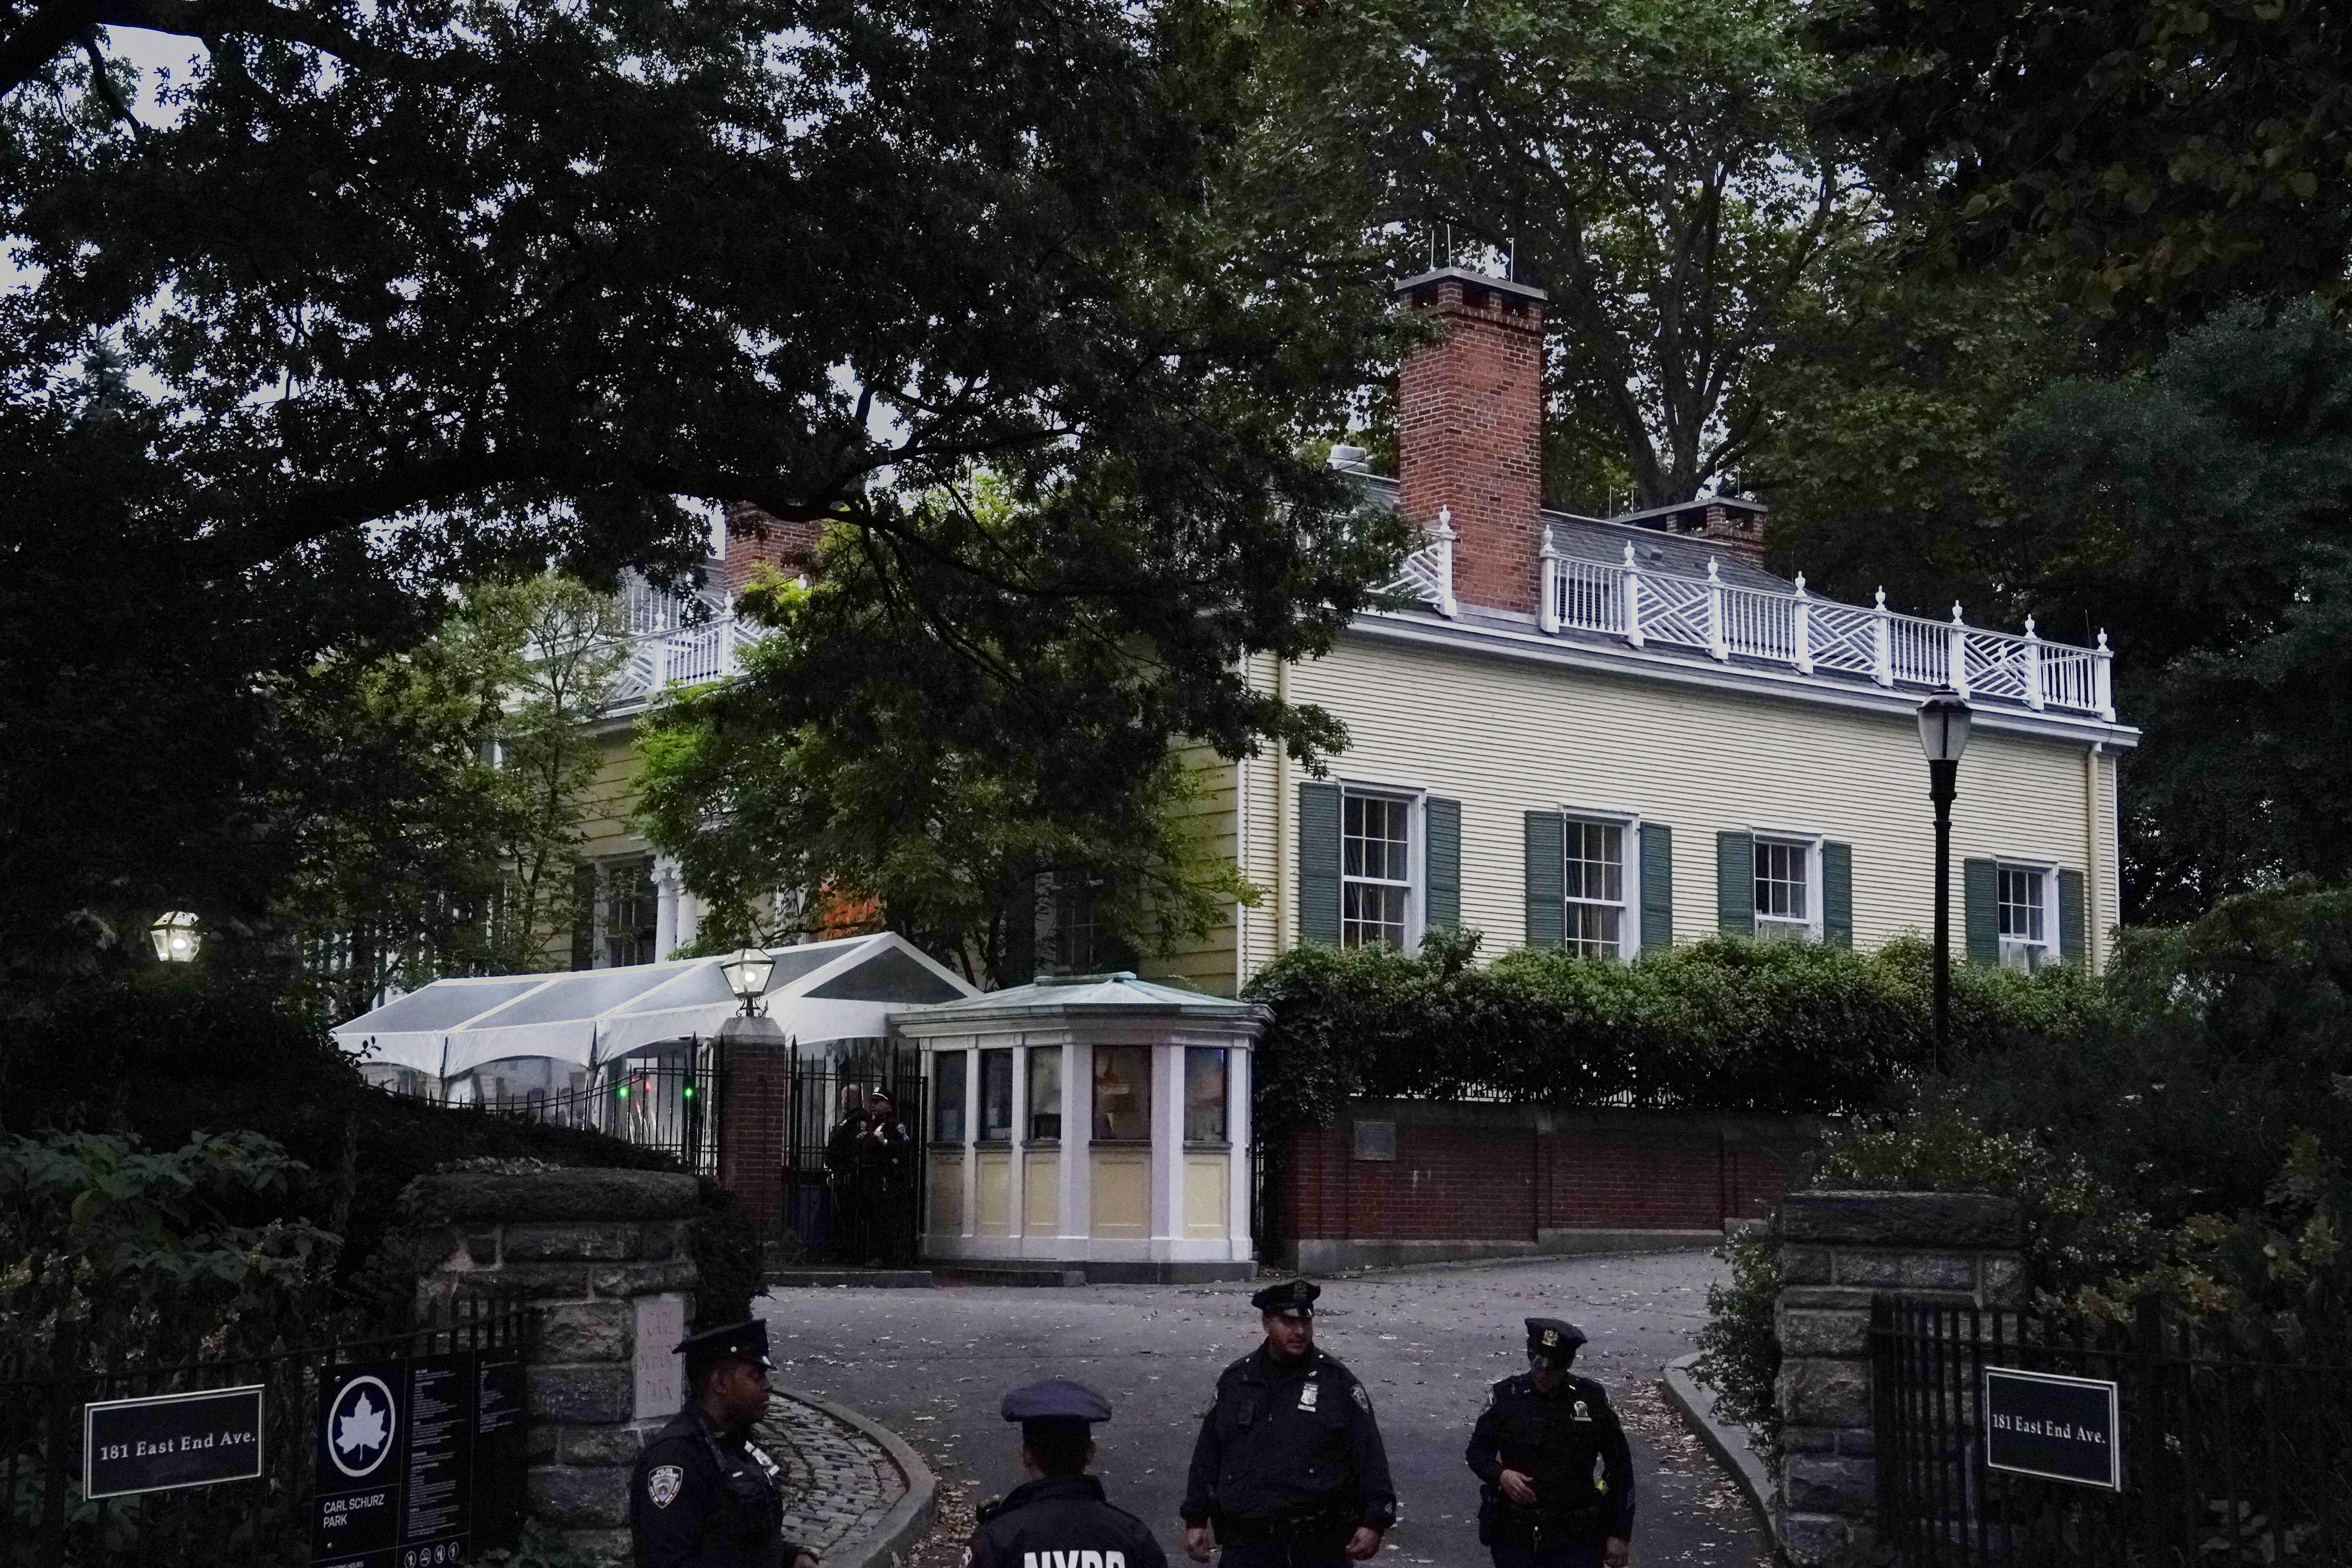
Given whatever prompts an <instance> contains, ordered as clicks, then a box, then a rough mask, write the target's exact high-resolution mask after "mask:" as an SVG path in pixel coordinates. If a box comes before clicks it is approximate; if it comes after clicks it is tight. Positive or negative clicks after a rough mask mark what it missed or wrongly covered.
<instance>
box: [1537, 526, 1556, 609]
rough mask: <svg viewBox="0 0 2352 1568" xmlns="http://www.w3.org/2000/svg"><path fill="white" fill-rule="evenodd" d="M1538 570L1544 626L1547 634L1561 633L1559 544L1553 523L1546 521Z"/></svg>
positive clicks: (1538, 585) (1538, 555)
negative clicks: (1552, 529)
mask: <svg viewBox="0 0 2352 1568" xmlns="http://www.w3.org/2000/svg"><path fill="white" fill-rule="evenodd" d="M1536 571H1537V573H1538V576H1539V578H1540V580H1539V581H1538V583H1537V584H1536V586H1537V588H1538V591H1539V593H1540V594H1541V596H1542V599H1543V619H1542V622H1541V624H1542V626H1543V629H1544V632H1545V635H1547V636H1549V637H1558V636H1559V621H1560V616H1559V545H1558V544H1557V543H1555V542H1553V540H1552V536H1551V524H1549V523H1548V522H1547V523H1545V524H1544V531H1543V549H1542V550H1541V551H1539V552H1538V553H1537V557H1536Z"/></svg>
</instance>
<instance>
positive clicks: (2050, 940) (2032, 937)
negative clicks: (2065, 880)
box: [1996, 861, 2058, 971]
mask: <svg viewBox="0 0 2352 1568" xmlns="http://www.w3.org/2000/svg"><path fill="white" fill-rule="evenodd" d="M1999 878H2000V882H1999V894H2000V902H1999V904H1998V905H1997V906H1996V908H1997V910H1998V918H1999V921H2000V962H2001V963H2002V965H2003V966H2004V967H2006V968H2010V969H2023V970H2027V971H2032V970H2038V969H2040V968H2042V966H2043V965H2045V964H2049V963H2056V962H2057V959H2058V910H2057V902H2056V900H2057V885H2058V879H2057V876H2056V875H2055V874H2054V873H2053V872H2052V870H2051V869H2050V868H2049V867H2047V866H2021V865H2015V864H2012V863H2011V862H2008V861H2003V862H2001V863H2000V872H1999Z"/></svg>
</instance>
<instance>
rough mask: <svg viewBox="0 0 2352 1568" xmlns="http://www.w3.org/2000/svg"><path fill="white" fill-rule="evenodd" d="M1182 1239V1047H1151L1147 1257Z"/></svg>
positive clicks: (1161, 1254)
mask: <svg viewBox="0 0 2352 1568" xmlns="http://www.w3.org/2000/svg"><path fill="white" fill-rule="evenodd" d="M1183 1238H1184V1047H1181V1046H1154V1047H1151V1243H1152V1246H1151V1253H1152V1256H1153V1257H1155V1258H1165V1257H1167V1256H1168V1255H1169V1253H1170V1251H1171V1248H1169V1247H1164V1246H1162V1245H1161V1244H1162V1243H1166V1242H1175V1241H1181V1240H1182V1239H1183Z"/></svg>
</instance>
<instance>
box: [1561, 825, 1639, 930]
mask: <svg viewBox="0 0 2352 1568" xmlns="http://www.w3.org/2000/svg"><path fill="white" fill-rule="evenodd" d="M1562 843H1563V846H1564V847H1565V849H1566V851H1567V863H1566V866H1565V868H1564V871H1565V875H1564V876H1563V878H1562V879H1561V884H1560V886H1561V890H1562V892H1563V894H1564V895H1565V898H1564V900H1563V902H1562V905H1561V909H1560V944H1561V945H1562V946H1564V947H1566V948H1567V949H1568V950H1569V951H1570V952H1580V953H1582V954H1584V955H1585V956H1586V957H1588V958H1622V957H1623V956H1625V954H1626V952H1627V951H1628V948H1629V946H1630V945H1631V943H1632V942H1633V914H1632V911H1631V910H1629V909H1628V907H1627V889H1629V888H1631V887H1632V886H1633V876H1632V875H1631V873H1630V869H1629V866H1628V863H1627V861H1626V858H1625V855H1626V850H1627V849H1628V847H1630V846H1631V845H1632V843H1633V827H1632V826H1631V825H1630V824H1628V823H1626V822H1623V821H1611V820H1609V819H1606V818H1601V817H1589V816H1575V815H1574V814H1573V813H1571V814H1570V815H1569V816H1568V817H1567V819H1566V822H1565V824H1564V832H1563V834H1562Z"/></svg>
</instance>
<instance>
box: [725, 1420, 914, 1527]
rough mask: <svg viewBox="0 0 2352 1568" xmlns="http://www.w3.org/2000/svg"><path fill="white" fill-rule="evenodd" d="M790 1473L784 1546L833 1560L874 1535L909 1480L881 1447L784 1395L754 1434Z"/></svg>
mask: <svg viewBox="0 0 2352 1568" xmlns="http://www.w3.org/2000/svg"><path fill="white" fill-rule="evenodd" d="M756 1436H758V1438H759V1442H760V1446H761V1447H763V1448H765V1449H767V1451H768V1453H769V1455H770V1457H771V1458H773V1459H774V1460H775V1461H776V1463H777V1464H779V1465H781V1466H782V1467H783V1471H784V1477H783V1481H784V1486H783V1491H784V1539H785V1540H787V1541H792V1542H798V1543H799V1544H801V1545H803V1546H813V1547H814V1548H816V1550H817V1551H818V1552H820V1553H823V1554H825V1555H831V1554H833V1553H834V1552H835V1550H836V1549H837V1548H839V1547H840V1546H841V1544H842V1543H843V1542H846V1541H855V1540H859V1539H862V1538H864V1537H865V1536H866V1535H869V1534H871V1533H872V1532H873V1531H874V1530H875V1529H876V1527H877V1526H878V1525H879V1524H880V1523H881V1522H882V1519H883V1516H884V1515H885V1514H887V1513H888V1512H889V1511H890V1510H891V1507H892V1506H893V1505H894V1504H896V1503H897V1502H898V1500H899V1499H900V1498H902V1497H904V1496H906V1495H907V1478H906V1477H904V1476H902V1475H900V1474H899V1473H898V1466H897V1465H894V1464H892V1463H891V1462H890V1456H889V1455H888V1454H887V1453H885V1452H883V1450H882V1446H881V1445H880V1444H879V1443H877V1442H875V1441H874V1440H873V1439H872V1438H871V1437H868V1436H866V1434H865V1433H863V1432H860V1431H858V1430H857V1429H856V1427H854V1426H850V1425H848V1424H847V1423H846V1422H844V1421H838V1420H835V1418H834V1417H833V1416H831V1415H826V1414H825V1413H824V1411H822V1410H820V1409H818V1408H817V1407H816V1406H815V1405H809V1404H804V1403H803V1402H802V1401H800V1400H797V1399H794V1398H793V1397H791V1396H790V1395H788V1394H777V1395H776V1397H775V1398H774V1399H773V1400H772V1401H771V1402H770V1403H769V1405H768V1414H767V1415H765V1416H763V1417H761V1421H760V1425H759V1426H758V1428H757V1431H756Z"/></svg>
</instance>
